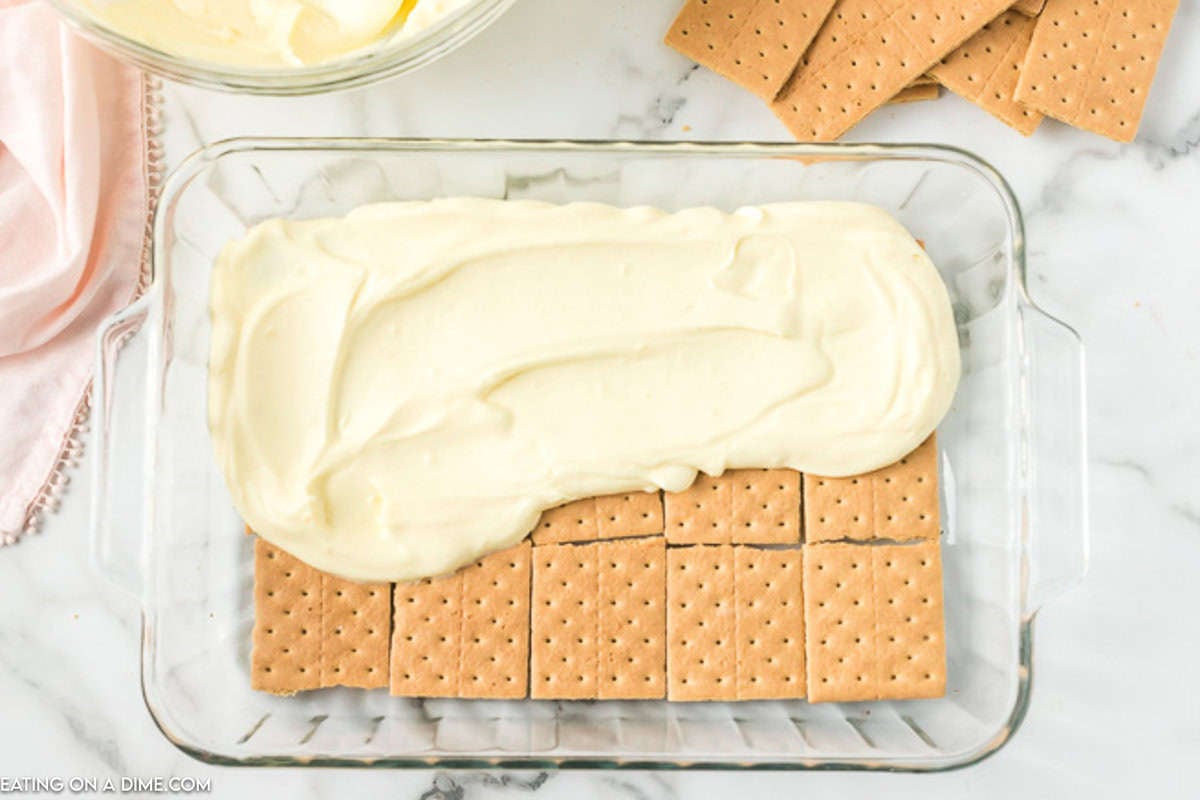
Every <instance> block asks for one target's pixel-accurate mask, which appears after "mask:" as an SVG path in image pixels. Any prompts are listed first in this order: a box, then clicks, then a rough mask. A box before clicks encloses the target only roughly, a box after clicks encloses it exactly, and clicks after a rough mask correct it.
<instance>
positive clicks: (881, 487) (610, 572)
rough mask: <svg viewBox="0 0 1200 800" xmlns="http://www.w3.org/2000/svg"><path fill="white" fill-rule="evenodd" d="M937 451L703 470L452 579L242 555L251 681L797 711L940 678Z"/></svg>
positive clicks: (940, 683)
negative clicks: (786, 703)
mask: <svg viewBox="0 0 1200 800" xmlns="http://www.w3.org/2000/svg"><path fill="white" fill-rule="evenodd" d="M937 476H938V469H937V446H936V441H935V439H934V437H932V436H931V437H930V439H929V440H928V441H926V442H925V443H924V444H922V445H921V447H919V448H918V449H917V450H915V451H913V453H911V454H910V455H909V456H907V457H906V458H904V459H902V460H901V461H899V462H897V463H896V464H893V465H890V466H888V467H884V468H883V469H880V470H876V471H875V472H872V473H868V474H865V475H860V476H856V477H851V478H825V477H820V476H814V475H801V474H800V473H797V472H794V471H791V470H786V469H774V470H732V471H729V472H726V473H725V474H724V475H722V476H720V477H716V478H714V477H708V476H705V475H700V476H699V477H698V478H697V480H696V481H695V483H694V484H693V485H692V486H691V487H690V488H688V489H687V490H685V491H683V492H679V493H665V494H663V493H658V492H655V493H633V494H627V495H614V496H610V497H597V498H588V499H585V500H580V501H577V502H574V503H570V504H568V505H565V506H560V507H559V508H555V509H551V510H550V511H547V512H546V513H545V514H544V515H543V516H542V519H541V521H540V522H539V524H538V526H537V528H536V529H535V530H534V531H533V532H532V533H531V536H530V537H529V539H527V540H526V541H524V542H522V543H521V544H520V545H517V546H516V547H513V548H510V549H508V550H505V551H503V552H499V553H494V554H492V555H489V556H487V557H485V558H483V559H481V560H480V561H478V562H476V563H475V564H473V565H471V566H469V567H466V568H463V569H461V570H459V571H458V572H455V573H454V574H452V575H449V576H444V577H440V578H434V579H425V580H420V581H414V582H409V583H402V584H394V585H389V584H375V585H362V584H356V583H352V582H350V581H346V580H343V579H340V578H335V577H333V576H329V575H325V574H322V573H320V572H318V571H317V570H315V569H313V568H311V567H309V566H307V565H305V564H303V563H302V562H300V561H298V560H296V559H295V558H293V557H291V556H289V555H287V554H286V553H284V552H283V551H281V550H278V549H276V548H274V547H273V546H271V545H269V544H267V543H266V542H265V541H263V540H258V541H257V542H256V558H255V604H256V607H255V626H254V648H253V656H252V665H251V667H252V669H251V682H252V685H253V686H254V688H256V689H261V690H265V691H269V692H274V693H278V694H290V693H293V692H298V691H303V690H308V689H317V688H321V687H327V686H354V687H362V688H376V687H385V686H386V687H389V688H390V690H391V693H392V694H394V695H399V696H405V697H461V698H492V699H498V698H510V699H511V698H524V697H532V698H535V699H555V700H566V699H586V700H605V699H620V700H633V699H662V698H666V699H668V700H677V701H684V700H690V701H736V700H758V699H786V698H792V699H795V698H804V697H807V698H808V699H809V701H811V702H827V701H858V700H875V699H904V698H924V697H938V696H941V695H942V694H944V692H945V686H946V665H945V661H946V657H945V642H944V639H943V635H944V619H943V608H942V569H941V553H940V547H939V538H938V537H939V532H940V526H939V514H938V480H937Z"/></svg>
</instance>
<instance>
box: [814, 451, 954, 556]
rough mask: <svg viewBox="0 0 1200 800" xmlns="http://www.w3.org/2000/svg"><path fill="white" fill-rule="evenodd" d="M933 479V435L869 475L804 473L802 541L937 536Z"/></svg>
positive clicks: (924, 537)
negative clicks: (901, 456) (803, 539)
mask: <svg viewBox="0 0 1200 800" xmlns="http://www.w3.org/2000/svg"><path fill="white" fill-rule="evenodd" d="M937 476H938V469H937V434H930V436H929V438H928V439H926V440H925V441H924V442H922V443H921V445H920V446H919V447H917V449H916V450H914V451H912V452H911V453H909V454H908V455H907V456H905V457H904V458H902V459H900V460H899V461H897V462H896V463H894V464H890V465H888V466H886V467H883V468H881V469H877V470H875V471H874V472H868V473H865V474H863V475H855V476H851V477H848V478H829V477H824V476H821V475H812V474H806V475H805V476H804V501H803V508H804V537H805V541H807V542H827V541H836V540H839V539H852V540H860V541H866V540H871V539H893V540H896V541H905V540H909V539H934V538H937V536H938V534H939V532H940V530H941V520H940V513H939V508H938V478H937Z"/></svg>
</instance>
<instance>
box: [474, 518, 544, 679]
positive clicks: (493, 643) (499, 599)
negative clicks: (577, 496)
mask: <svg viewBox="0 0 1200 800" xmlns="http://www.w3.org/2000/svg"><path fill="white" fill-rule="evenodd" d="M531 553H532V546H531V545H530V543H529V541H528V540H525V541H523V542H521V543H520V544H518V545H516V546H515V547H510V548H508V549H507V550H501V551H500V552H498V553H492V554H490V555H487V556H484V557H483V558H481V559H479V560H478V561H476V562H475V563H474V564H473V565H471V566H470V567H467V568H466V569H463V570H460V576H461V581H462V612H461V613H462V633H461V637H460V641H461V649H460V652H459V661H458V664H459V678H458V696H459V697H483V698H517V697H524V696H525V695H526V693H527V691H528V689H529V682H528V664H529V593H530V572H531V570H530V560H531Z"/></svg>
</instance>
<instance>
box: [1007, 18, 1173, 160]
mask: <svg viewBox="0 0 1200 800" xmlns="http://www.w3.org/2000/svg"><path fill="white" fill-rule="evenodd" d="M1178 4H1179V3H1178V0H1136V1H1135V2H1128V3H1114V2H1095V0H1047V2H1046V6H1045V8H1044V9H1043V10H1042V13H1041V15H1040V16H1039V17H1038V21H1037V26H1036V27H1035V28H1034V31H1033V40H1032V42H1031V43H1030V45H1029V51H1028V53H1027V54H1026V56H1025V61H1024V63H1023V64H1022V66H1021V76H1020V81H1019V83H1018V84H1017V91H1016V99H1017V100H1018V101H1019V102H1021V103H1024V104H1025V105H1027V106H1029V107H1030V108H1033V109H1035V110H1037V111H1041V112H1042V113H1044V114H1046V115H1047V116H1051V117H1054V118H1055V119H1058V120H1061V121H1063V122H1065V123H1067V124H1068V125H1074V126H1075V127H1077V128H1082V129H1084V130H1087V131H1091V132H1093V133H1098V134H1100V135H1102V136H1107V137H1109V138H1110V139H1115V140H1116V141H1118V142H1130V141H1133V138H1134V136H1135V135H1136V134H1137V130H1138V126H1139V124H1140V123H1141V119H1142V111H1143V110H1144V108H1145V104H1146V95H1147V93H1148V92H1149V90H1150V83H1151V82H1152V81H1153V80H1154V72H1155V70H1156V69H1157V67H1158V59H1159V56H1160V55H1161V54H1162V49H1163V45H1164V44H1165V43H1166V40H1167V33H1168V31H1170V28H1171V20H1172V18H1173V17H1174V15H1175V9H1176V8H1177V7H1178Z"/></svg>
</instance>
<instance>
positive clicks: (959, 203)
mask: <svg viewBox="0 0 1200 800" xmlns="http://www.w3.org/2000/svg"><path fill="white" fill-rule="evenodd" d="M454 195H476V196H484V197H501V198H533V199H538V200H544V201H550V202H556V203H565V202H571V201H577V200H589V201H598V202H605V203H612V204H616V205H620V206H632V205H641V204H648V205H654V206H659V207H662V208H665V209H680V208H684V207H687V206H696V205H713V206H717V207H719V208H722V209H725V210H733V209H734V208H736V207H738V206H742V205H749V204H760V203H767V202H772V201H783V200H831V199H832V200H857V201H864V202H868V203H874V204H876V205H879V206H882V207H883V208H886V209H888V210H889V211H890V212H891V213H893V214H895V215H896V216H897V217H898V218H899V219H900V220H901V221H903V222H904V224H905V225H907V226H908V227H909V229H910V230H911V231H912V232H913V233H914V234H915V235H916V236H917V237H918V238H920V239H921V240H922V241H923V242H924V244H925V247H926V248H927V249H928V251H929V253H930V255H931V256H932V257H933V260H934V261H935V262H936V263H937V265H938V267H939V269H940V270H941V272H942V275H943V277H944V278H945V281H946V285H947V287H948V288H949V290H950V295H951V298H952V301H953V305H954V311H955V315H956V319H957V321H958V333H959V341H960V343H961V346H962V356H963V367H964V369H963V378H962V383H961V386H960V387H959V390H958V394H957V396H956V398H955V401H954V405H953V408H952V409H951V411H950V413H949V415H948V416H947V417H946V419H945V421H944V422H943V424H942V425H941V427H940V428H939V442H940V449H941V452H940V454H939V459H940V470H941V492H942V507H943V519H944V529H945V532H944V538H943V553H944V561H945V607H946V627H947V630H946V642H947V651H948V652H947V657H948V673H949V680H948V691H947V694H946V696H945V698H942V699H937V700H919V701H906V702H876V703H855V704H827V705H811V704H808V703H806V702H803V701H769V702H750V703H667V702H665V701H640V702H549V701H532V700H528V701H517V702H514V701H468V700H427V701H420V700H412V699H402V698H394V697H390V696H389V695H388V694H387V692H386V690H376V691H370V692H365V691H359V690H352V689H328V690H322V691H317V692H311V693H307V694H303V695H300V696H296V697H291V698H284V697H274V696H271V695H266V694H262V693H258V692H254V691H251V689H250V676H249V669H248V667H249V649H250V632H251V626H252V624H253V615H254V610H253V603H252V595H251V585H252V570H251V564H252V547H251V541H250V537H247V536H246V535H244V533H243V531H242V526H241V522H240V520H239V519H238V516H237V514H236V513H235V512H234V509H233V506H232V504H231V502H230V499H229V495H228V493H227V491H226V488H225V485H224V482H223V479H222V477H221V475H220V473H219V471H218V469H217V466H216V464H215V462H214V459H213V456H212V453H211V448H210V443H209V439H208V431H207V427H206V409H205V404H206V382H207V373H206V370H207V362H208V351H209V316H208V296H209V275H210V270H211V265H212V261H213V258H214V256H215V255H216V254H217V252H218V250H219V248H220V247H221V246H222V245H223V244H224V243H225V242H227V241H228V240H229V239H231V238H232V237H236V236H239V235H241V234H242V233H243V232H244V231H245V230H246V229H247V227H248V226H250V225H253V224H255V223H257V222H259V221H261V220H264V219H266V218H269V217H274V216H287V217H292V218H306V217H316V216H325V215H332V214H343V213H345V212H347V211H349V210H351V209H352V208H354V207H356V206H358V205H361V204H363V203H369V202H375V201H382V200H397V199H405V200H408V199H429V198H436V197H445V196H454ZM154 234H155V241H154V275H153V281H152V283H151V285H150V288H149V290H148V291H147V292H146V294H145V295H144V296H143V297H142V298H141V299H140V300H138V301H137V302H136V303H135V304H134V305H133V306H131V307H130V308H129V309H127V310H126V311H124V312H122V313H121V314H119V315H117V316H115V317H113V318H112V319H111V320H110V322H109V324H108V325H107V327H106V328H105V329H104V330H103V332H102V333H101V335H100V338H99V342H98V354H97V355H98V365H97V377H96V385H95V406H94V407H95V412H94V413H95V415H96V421H95V433H96V442H95V445H94V449H93V459H94V466H95V469H96V476H95V496H94V498H93V501H94V505H93V513H92V523H93V530H92V544H93V557H94V560H95V563H96V566H97V567H98V568H99V569H100V570H101V571H103V572H104V573H106V574H107V575H109V576H110V577H111V578H112V579H113V580H115V581H116V582H117V583H119V584H120V585H122V586H124V587H125V588H126V589H128V590H129V591H130V592H132V593H133V594H134V595H135V596H136V597H137V598H139V600H140V602H141V605H142V610H143V637H142V687H143V690H144V694H145V699H146V705H147V707H148V708H149V710H150V713H151V715H152V716H153V717H154V719H155V721H156V722H157V723H158V725H159V727H160V728H161V729H162V731H163V733H164V734H165V735H166V736H167V738H169V739H170V740H171V741H172V742H174V743H175V744H176V745H178V746H179V747H180V748H182V749H183V750H185V751H186V752H188V753H190V754H192V755H194V756H196V757H197V758H200V759H203V760H206V761H212V762H217V763H226V764H259V765H262V764H278V765H302V764H303V765H316V764H345V765H373V766H414V767H415V766H420V767H427V766H430V765H441V766H480V767H482V766H513V767H517V766H519V767H552V766H585V767H730V768H732V767H772V768H795V769H812V768H831V767H834V768H861V769H904V770H940V769H948V768H951V767H956V766H961V765H964V764H969V763H971V762H974V761H976V760H978V759H980V758H982V757H984V756H986V755H987V754H989V753H991V752H994V751H995V750H996V749H998V748H999V747H1001V746H1002V745H1003V744H1004V742H1005V741H1007V740H1008V738H1009V737H1010V736H1011V735H1012V734H1013V732H1014V731H1015V730H1016V728H1017V727H1018V725H1019V724H1020V721H1021V718H1022V716H1023V715H1024V712H1025V709H1026V707H1027V705H1028V703H1029V692H1030V680H1031V669H1032V663H1031V653H1030V645H1031V637H1030V630H1031V625H1032V621H1033V617H1034V614H1035V612H1036V611H1037V610H1038V608H1039V607H1041V605H1042V604H1043V603H1044V602H1046V601H1047V600H1048V599H1050V598H1052V597H1053V596H1054V595H1055V594H1057V593H1058V592H1060V591H1061V590H1063V589H1064V588H1065V587H1067V586H1069V585H1071V584H1072V583H1074V582H1075V581H1077V580H1078V579H1079V578H1080V577H1081V576H1082V575H1083V572H1084V570H1085V566H1086V555H1087V519H1086V476H1085V463H1086V462H1085V454H1084V447H1085V432H1084V416H1083V372H1082V349H1081V345H1080V342H1079V340H1078V337H1077V336H1076V335H1075V334H1074V332H1072V331H1071V330H1070V329H1069V328H1068V327H1066V326H1065V325H1063V324H1062V323H1060V322H1057V321H1056V320H1054V319H1052V318H1051V317H1049V316H1047V315H1046V314H1045V313H1043V312H1042V311H1040V310H1039V309H1038V308H1037V307H1036V306H1034V305H1033V303H1032V302H1031V301H1030V299H1029V297H1028V296H1027V294H1026V290H1025V267H1024V241H1023V230H1022V223H1021V217H1020V212H1019V211H1018V208H1017V204H1016V202H1015V200H1014V198H1013V196H1012V194H1011V192H1010V191H1009V189H1008V187H1007V186H1006V185H1005V183H1004V181H1003V179H1001V177H1000V176H999V175H998V174H996V172H995V171H993V170H992V169H991V168H990V167H989V166H987V165H986V164H984V163H983V162H981V161H980V160H978V159H977V158H975V157H973V156H971V155H970V154H968V153H965V152H962V151H959V150H952V149H948V148H943V147H933V146H882V145H788V144H780V145H750V144H746V145H740V144H734V145H718V144H713V145H708V144H628V143H570V142H536V143H535V142H525V143H518V142H481V141H464V142H454V141H400V140H319V141H314V140H249V139H242V140H230V141H225V142H219V143H216V144H213V145H211V146H209V147H207V148H205V149H203V150H201V151H199V152H197V153H196V154H194V155H193V156H192V157H190V158H189V159H188V160H187V161H186V162H185V163H184V164H182V165H181V166H180V167H179V169H178V170H177V171H176V172H175V173H174V174H173V175H172V176H171V177H170V178H169V179H168V180H167V182H166V185H165V191H164V192H163V196H162V200H161V202H160V203H159V206H158V211H157V216H156V219H155V223H154Z"/></svg>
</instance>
